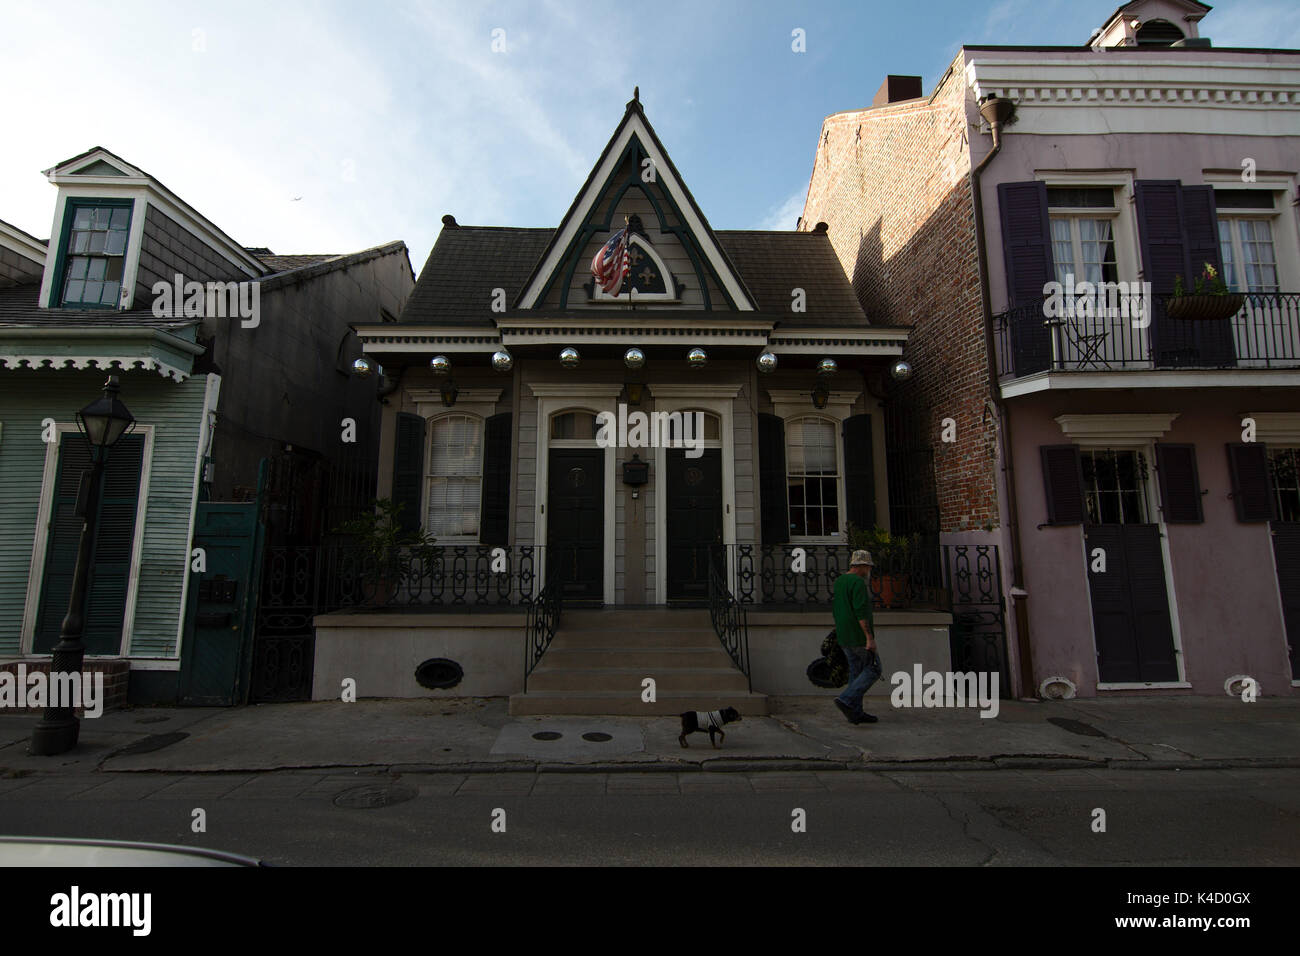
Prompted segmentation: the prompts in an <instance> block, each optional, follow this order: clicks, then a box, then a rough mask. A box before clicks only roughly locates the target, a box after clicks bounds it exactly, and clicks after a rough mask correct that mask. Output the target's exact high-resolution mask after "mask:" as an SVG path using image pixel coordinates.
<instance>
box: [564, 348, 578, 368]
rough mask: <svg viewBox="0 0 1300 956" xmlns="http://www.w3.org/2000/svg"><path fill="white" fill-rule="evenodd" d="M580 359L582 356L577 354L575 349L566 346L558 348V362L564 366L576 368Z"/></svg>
mask: <svg viewBox="0 0 1300 956" xmlns="http://www.w3.org/2000/svg"><path fill="white" fill-rule="evenodd" d="M581 361H582V357H581V356H579V355H578V350H577V349H575V348H567V349H561V350H560V364H561V365H563V366H564V367H565V368H577V367H578V363H579V362H581Z"/></svg>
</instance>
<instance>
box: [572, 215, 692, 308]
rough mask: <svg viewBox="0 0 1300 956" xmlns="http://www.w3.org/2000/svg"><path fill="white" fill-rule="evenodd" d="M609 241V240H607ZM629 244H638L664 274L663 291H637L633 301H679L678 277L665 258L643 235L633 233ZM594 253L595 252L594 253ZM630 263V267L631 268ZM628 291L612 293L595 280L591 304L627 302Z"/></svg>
mask: <svg viewBox="0 0 1300 956" xmlns="http://www.w3.org/2000/svg"><path fill="white" fill-rule="evenodd" d="M607 241H608V240H607ZM628 245H629V246H636V247H637V248H638V249H640V250H641V251H642V252H644V253H645V254H646V256H647V257H649V259H650V261H651V262H653V263H654V264H655V265H656V266H658V267H659V274H660V275H661V276H663V280H664V290H665V291H663V292H637V293H635V294H634V295H633V296H632V301H633V302H677V301H678V300H679V299H680V298H681V290H680V289H678V287H677V278H676V277H675V276H674V275H673V271H672V270H671V269H669V268H668V266H666V265H665V264H664V260H663V259H662V258H661V257H660V255H659V253H658V252H657V251H656V250H655V247H654V246H652V245H651V244H650V243H649V242H648V241H647V240H645V239H643V238H642V237H641V236H638V235H636V234H635V233H633V234H632V238H631V240H629V243H628ZM593 255H594V253H593ZM630 267H631V266H630V264H629V268H630ZM627 301H628V293H626V292H620V293H619V294H618V295H610V294H608V293H607V292H606V291H605V290H604V289H602V288H601V287H600V283H598V282H595V283H593V284H592V287H591V299H590V301H589V304H590V305H605V304H607V303H610V302H627Z"/></svg>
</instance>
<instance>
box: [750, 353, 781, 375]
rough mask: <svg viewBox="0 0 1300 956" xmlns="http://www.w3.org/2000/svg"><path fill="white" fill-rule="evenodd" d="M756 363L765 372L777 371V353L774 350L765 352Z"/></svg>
mask: <svg viewBox="0 0 1300 956" xmlns="http://www.w3.org/2000/svg"><path fill="white" fill-rule="evenodd" d="M755 364H756V365H757V366H758V370H759V371H760V372H763V373H764V374H767V373H769V372H775V371H776V364H777V362H776V355H775V353H772V352H764V353H763V354H762V355H760V356H759V357H758V359H757V360H756V361H755Z"/></svg>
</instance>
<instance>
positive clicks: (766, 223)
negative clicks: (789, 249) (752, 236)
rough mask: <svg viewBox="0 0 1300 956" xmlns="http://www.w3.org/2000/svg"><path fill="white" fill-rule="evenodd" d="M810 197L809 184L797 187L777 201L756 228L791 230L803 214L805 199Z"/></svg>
mask: <svg viewBox="0 0 1300 956" xmlns="http://www.w3.org/2000/svg"><path fill="white" fill-rule="evenodd" d="M807 198H808V184H807V183H804V185H803V186H802V187H800V188H799V189H796V190H795V191H794V192H792V193H791V194H790V195H789V196H787V197H786V198H785V199H784V200H782V201H781V202H779V203H777V204H776V205H775V206H773V207H772V208H770V209H769V210H768V211H767V215H766V216H764V217H763V218H762V219H761V220H760V221H759V224H758V225H757V226H755V227H754V228H755V229H773V230H777V231H781V232H790V231H792V230H793V229H794V227H795V223H797V222H798V221H799V217H800V216H801V215H803V205H804V200H805V199H807Z"/></svg>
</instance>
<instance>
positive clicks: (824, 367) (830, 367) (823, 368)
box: [817, 358, 840, 375]
mask: <svg viewBox="0 0 1300 956" xmlns="http://www.w3.org/2000/svg"><path fill="white" fill-rule="evenodd" d="M839 370H840V367H839V365H838V364H837V363H836V361H835V359H833V358H824V359H822V360H821V361H820V362H818V363H817V374H818V375H834V374H835V373H836V372H838V371H839Z"/></svg>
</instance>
